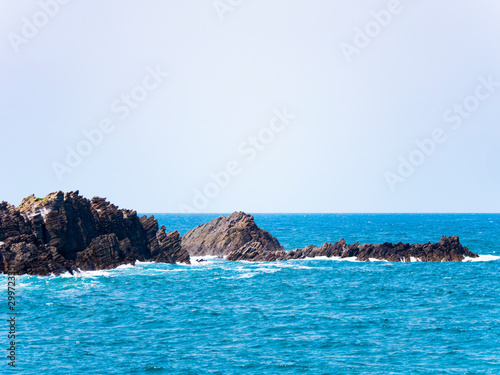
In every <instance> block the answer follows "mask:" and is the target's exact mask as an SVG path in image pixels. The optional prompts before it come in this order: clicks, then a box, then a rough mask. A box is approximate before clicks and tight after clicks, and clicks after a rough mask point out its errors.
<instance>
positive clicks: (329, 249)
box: [226, 236, 478, 262]
mask: <svg viewBox="0 0 500 375" xmlns="http://www.w3.org/2000/svg"><path fill="white" fill-rule="evenodd" d="M315 257H328V258H331V257H337V258H353V257H354V258H356V260H359V261H369V260H370V259H378V260H387V261H389V262H411V261H412V258H413V259H414V260H419V261H422V262H458V261H462V260H464V259H465V257H471V258H476V257H478V255H477V254H474V253H472V252H471V251H469V249H467V248H466V247H464V246H462V245H461V244H460V241H459V239H458V237H457V236H453V237H446V236H443V237H442V238H441V240H440V241H439V242H438V243H432V244H431V243H430V242H429V243H426V244H413V245H410V244H408V243H406V244H403V243H401V242H398V243H396V244H392V243H384V244H377V245H373V244H362V245H359V244H358V243H357V242H356V243H354V244H351V245H347V244H346V242H345V241H344V239H341V240H340V241H339V242H335V243H334V244H331V243H325V244H324V245H322V246H320V247H315V246H307V247H305V248H303V249H296V250H293V251H289V252H285V251H282V250H278V251H268V250H266V249H264V248H262V247H261V246H260V245H259V244H257V243H249V244H247V245H246V246H243V247H241V248H240V249H237V250H234V251H232V252H231V253H230V254H229V255H228V256H227V258H226V259H227V260H246V261H254V262H255V261H274V260H291V259H304V258H315Z"/></svg>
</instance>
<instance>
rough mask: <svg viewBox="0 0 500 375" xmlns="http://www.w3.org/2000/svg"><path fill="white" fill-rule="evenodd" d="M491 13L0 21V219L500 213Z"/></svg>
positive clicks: (442, 9) (372, 6) (77, 8)
mask: <svg viewBox="0 0 500 375" xmlns="http://www.w3.org/2000/svg"><path fill="white" fill-rule="evenodd" d="M499 16H500V3H499V2H498V1H497V0H476V1H473V2H472V1H465V0H440V1H435V0H420V1H415V0H400V1H398V0H391V1H375V0H371V1H367V0H364V1H352V0H328V1H327V0H307V1H306V0H252V1H247V0H220V1H212V0H189V1H185V0H182V1H181V0H176V1H174V0H164V1H157V0H154V1H153V0H144V1H140V2H138V1H132V0H109V1H106V2H102V1H97V0H86V1H81V0H41V1H28V0H23V1H17V0H4V1H2V2H0V126H1V130H2V132H1V135H2V137H1V142H0V168H1V178H0V201H2V200H5V201H8V202H10V203H12V204H15V205H18V204H19V203H20V202H21V200H22V199H23V198H24V197H26V196H28V195H31V194H35V195H36V196H38V197H44V196H45V195H46V194H48V193H50V192H53V191H58V190H62V191H74V190H79V191H80V193H81V194H82V195H84V196H86V197H89V198H91V197H93V196H102V197H106V198H107V199H108V200H110V201H111V202H113V203H115V204H117V205H118V206H120V207H122V208H129V209H135V210H137V211H139V212H150V213H151V212H172V213H179V212H220V213H228V212H233V211H240V210H241V211H245V212H249V213H264V212H278V213H286V212H304V213H316V212H331V213H343V212H346V213H348V212H353V213H357V212H366V213H368V212H374V213H392V212H450V213H451V212H467V213H468V212H488V213H493V212H497V213H498V212H500V194H499V190H500V173H499V167H498V166H499V165H500V151H499V142H498V140H499V135H500V130H499V125H500V111H499V108H500V105H499V104H500V48H498V40H499V39H500V23H499V22H498V19H499Z"/></svg>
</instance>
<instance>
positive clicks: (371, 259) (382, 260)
mask: <svg viewBox="0 0 500 375" xmlns="http://www.w3.org/2000/svg"><path fill="white" fill-rule="evenodd" d="M368 260H369V261H370V262H386V263H387V262H388V261H387V260H385V259H377V258H368ZM412 262H414V261H413V260H412Z"/></svg>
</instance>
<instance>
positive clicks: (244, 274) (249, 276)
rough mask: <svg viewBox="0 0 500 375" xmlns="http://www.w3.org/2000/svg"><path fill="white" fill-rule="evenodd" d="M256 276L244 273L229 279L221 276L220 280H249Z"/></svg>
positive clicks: (252, 273) (254, 273) (251, 273)
mask: <svg viewBox="0 0 500 375" xmlns="http://www.w3.org/2000/svg"><path fill="white" fill-rule="evenodd" d="M256 275H257V273H256V272H246V273H243V274H241V275H236V276H231V277H225V276H222V277H221V278H222V279H249V278H251V277H254V276H256Z"/></svg>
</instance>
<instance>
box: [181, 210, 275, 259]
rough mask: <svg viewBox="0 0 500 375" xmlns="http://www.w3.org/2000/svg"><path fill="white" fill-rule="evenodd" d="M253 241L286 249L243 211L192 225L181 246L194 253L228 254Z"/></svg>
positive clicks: (272, 248) (269, 248) (264, 247)
mask: <svg viewBox="0 0 500 375" xmlns="http://www.w3.org/2000/svg"><path fill="white" fill-rule="evenodd" d="M250 243H258V244H260V245H261V248H262V251H270V252H273V251H280V250H281V251H283V247H282V246H281V245H280V243H279V242H278V240H277V239H276V237H273V236H272V235H271V234H270V233H269V232H267V231H265V230H262V229H260V228H259V227H258V226H257V224H255V221H254V218H253V216H250V215H247V214H245V213H244V212H234V213H233V214H231V215H230V216H220V217H218V218H217V219H214V220H212V221H210V222H209V223H207V224H203V225H199V226H197V227H196V228H194V229H191V230H190V231H189V232H187V233H186V234H185V235H184V236H183V237H182V247H183V248H184V249H186V250H187V251H188V253H189V254H190V255H192V256H200V255H215V256H225V255H228V254H229V253H231V252H233V251H235V250H236V251H238V250H240V249H246V247H245V246H246V245H248V244H250Z"/></svg>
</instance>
